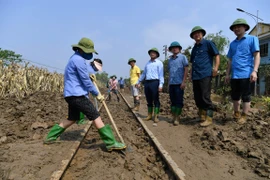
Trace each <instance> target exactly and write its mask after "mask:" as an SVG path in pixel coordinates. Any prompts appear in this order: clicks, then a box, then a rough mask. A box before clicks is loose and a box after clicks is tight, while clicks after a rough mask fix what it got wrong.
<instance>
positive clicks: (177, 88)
mask: <svg viewBox="0 0 270 180" xmlns="http://www.w3.org/2000/svg"><path fill="white" fill-rule="evenodd" d="M181 50H182V46H181V45H180V44H179V42H177V41H174V42H172V43H171V45H170V47H169V51H170V52H171V53H172V54H173V55H172V56H171V57H170V59H169V62H168V71H169V94H170V100H171V112H172V115H173V124H174V125H175V126H177V125H179V122H180V115H181V113H182V108H183V106H184V89H185V87H186V79H187V74H188V60H187V58H186V56H185V55H183V54H181Z"/></svg>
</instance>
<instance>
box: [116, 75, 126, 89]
mask: <svg viewBox="0 0 270 180" xmlns="http://www.w3.org/2000/svg"><path fill="white" fill-rule="evenodd" d="M118 83H119V86H120V91H121V92H122V93H123V92H124V88H125V80H124V79H123V78H122V77H120V79H119V82H118Z"/></svg>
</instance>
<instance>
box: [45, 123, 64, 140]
mask: <svg viewBox="0 0 270 180" xmlns="http://www.w3.org/2000/svg"><path fill="white" fill-rule="evenodd" d="M64 131H65V128H62V127H61V126H59V125H58V124H55V125H54V126H53V127H52V129H51V130H50V132H49V133H48V135H47V137H46V139H45V140H44V144H51V143H54V142H56V139H57V138H58V137H59V136H60V135H61V134H62V133H63V132H64Z"/></svg>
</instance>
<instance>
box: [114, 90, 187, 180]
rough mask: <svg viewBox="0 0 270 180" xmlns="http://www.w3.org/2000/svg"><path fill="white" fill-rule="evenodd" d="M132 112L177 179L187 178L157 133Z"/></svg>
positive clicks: (183, 179)
mask: <svg viewBox="0 0 270 180" xmlns="http://www.w3.org/2000/svg"><path fill="white" fill-rule="evenodd" d="M119 94H120V95H121V96H122V98H123V99H124V101H125V102H126V104H127V105H128V107H129V108H130V109H131V106H130V104H129V103H128V101H127V100H126V98H125V97H124V96H123V95H122V93H120V92H119ZM131 111H132V110H131ZM132 113H133V114H134V116H135V117H136V119H137V120H138V122H139V123H140V124H141V125H142V127H143V128H144V130H145V131H146V133H147V134H148V135H149V137H150V138H151V139H152V141H153V142H154V144H155V146H156V148H157V149H158V151H159V153H160V154H161V156H162V157H163V159H164V160H165V161H166V163H167V164H168V166H169V168H170V169H171V171H172V172H173V173H174V175H175V177H176V178H177V179H179V180H185V173H184V171H182V170H181V169H180V168H179V167H178V165H177V164H176V163H175V161H174V160H173V159H172V158H171V156H170V155H169V153H168V152H167V151H166V150H165V149H164V148H163V146H162V145H161V144H160V142H159V141H158V139H157V138H156V137H155V135H154V134H153V133H152V132H151V131H150V129H148V127H147V126H146V124H145V123H144V122H143V120H142V119H141V118H140V117H139V116H138V115H137V114H136V113H135V112H134V111H132Z"/></svg>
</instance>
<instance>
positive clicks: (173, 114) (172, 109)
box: [169, 106, 176, 123]
mask: <svg viewBox="0 0 270 180" xmlns="http://www.w3.org/2000/svg"><path fill="white" fill-rule="evenodd" d="M171 113H172V119H171V120H169V123H173V122H174V121H175V118H176V116H175V106H171Z"/></svg>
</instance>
